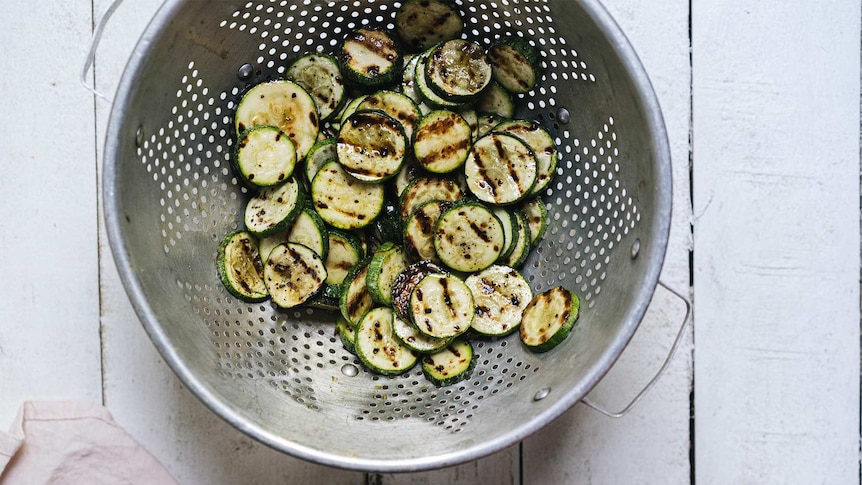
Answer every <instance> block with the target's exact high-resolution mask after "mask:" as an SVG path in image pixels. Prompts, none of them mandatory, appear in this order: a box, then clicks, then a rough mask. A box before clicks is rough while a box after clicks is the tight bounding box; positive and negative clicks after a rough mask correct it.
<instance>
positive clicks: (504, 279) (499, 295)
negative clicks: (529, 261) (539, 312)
mask: <svg viewBox="0 0 862 485" xmlns="http://www.w3.org/2000/svg"><path fill="white" fill-rule="evenodd" d="M464 283H465V284H466V285H467V287H469V288H470V291H471V292H472V293H473V301H474V302H475V304H476V316H475V317H474V318H473V323H472V328H473V330H475V331H476V332H478V333H480V334H483V335H490V336H494V337H500V336H503V335H508V334H509V333H511V332H512V331H514V330H515V329H516V328H518V325H520V324H521V317H522V316H523V314H524V309H525V308H527V305H528V304H529V303H530V300H532V299H533V291H532V290H531V289H530V285H529V284H528V283H527V280H525V279H524V277H523V276H521V274H520V273H518V272H517V271H516V270H515V269H514V268H510V267H508V266H501V265H495V266H491V267H490V268H487V269H485V270H484V271H481V272H479V273H475V274H472V275H470V276H468V277H467V279H466V280H465V281H464Z"/></svg>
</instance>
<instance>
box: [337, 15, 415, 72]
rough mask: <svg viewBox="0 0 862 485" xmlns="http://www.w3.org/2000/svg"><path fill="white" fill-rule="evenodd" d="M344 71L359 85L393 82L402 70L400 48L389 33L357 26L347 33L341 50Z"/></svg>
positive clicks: (340, 55)
mask: <svg viewBox="0 0 862 485" xmlns="http://www.w3.org/2000/svg"><path fill="white" fill-rule="evenodd" d="M339 61H340V63H341V73H342V74H343V75H344V78H345V80H347V81H349V82H350V83H352V84H354V85H358V86H365V87H375V86H383V85H386V84H390V83H392V82H393V81H395V79H396V78H397V76H398V74H399V73H400V72H401V66H402V61H401V51H400V50H399V48H398V44H397V43H396V42H395V40H394V39H393V38H392V36H391V35H389V33H387V32H385V31H383V30H377V29H369V28H358V29H356V30H353V31H351V32H349V33H348V34H347V36H345V38H344V42H343V43H342V44H341V49H340V51H339Z"/></svg>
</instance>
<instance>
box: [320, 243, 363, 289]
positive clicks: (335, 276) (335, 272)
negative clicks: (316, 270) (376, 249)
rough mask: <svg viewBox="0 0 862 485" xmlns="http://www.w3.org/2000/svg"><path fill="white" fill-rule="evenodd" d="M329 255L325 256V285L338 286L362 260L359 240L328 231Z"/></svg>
mask: <svg viewBox="0 0 862 485" xmlns="http://www.w3.org/2000/svg"><path fill="white" fill-rule="evenodd" d="M328 235H329V253H328V254H327V256H326V262H325V264H326V283H327V284H330V285H338V284H341V283H342V282H343V281H344V278H345V277H347V273H349V272H350V270H351V269H353V267H354V266H356V265H357V264H358V263H359V261H361V260H362V246H361V245H360V243H359V240H358V239H356V238H355V237H353V236H352V235H350V234H347V233H346V232H342V231H338V230H329V231H328Z"/></svg>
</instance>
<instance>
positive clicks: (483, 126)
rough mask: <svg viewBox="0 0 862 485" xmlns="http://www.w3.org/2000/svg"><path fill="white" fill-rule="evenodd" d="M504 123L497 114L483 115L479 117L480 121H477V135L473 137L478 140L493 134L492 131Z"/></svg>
mask: <svg viewBox="0 0 862 485" xmlns="http://www.w3.org/2000/svg"><path fill="white" fill-rule="evenodd" d="M502 122H503V119H502V118H500V117H499V116H497V115H495V114H490V113H482V114H480V115H479V119H478V120H477V121H476V134H475V135H474V136H473V138H474V139H476V140H478V139H479V138H481V137H483V136H485V135H487V134H488V133H491V131H492V130H493V129H494V127H496V126H497V125H499V124H500V123H502Z"/></svg>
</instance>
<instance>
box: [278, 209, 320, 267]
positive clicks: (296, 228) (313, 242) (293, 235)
mask: <svg viewBox="0 0 862 485" xmlns="http://www.w3.org/2000/svg"><path fill="white" fill-rule="evenodd" d="M287 241H288V242H292V243H297V244H302V245H303V246H305V247H307V248H309V249H311V250H312V251H314V252H315V253H317V255H318V256H320V259H322V260H324V261H325V260H326V257H327V255H328V254H329V234H327V231H326V223H324V222H323V219H321V218H320V216H319V215H317V212H314V209H312V208H310V207H306V208H305V209H303V210H302V212H300V213H299V216H297V218H296V220H294V221H293V226H291V228H290V231H289V232H288V233H287Z"/></svg>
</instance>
